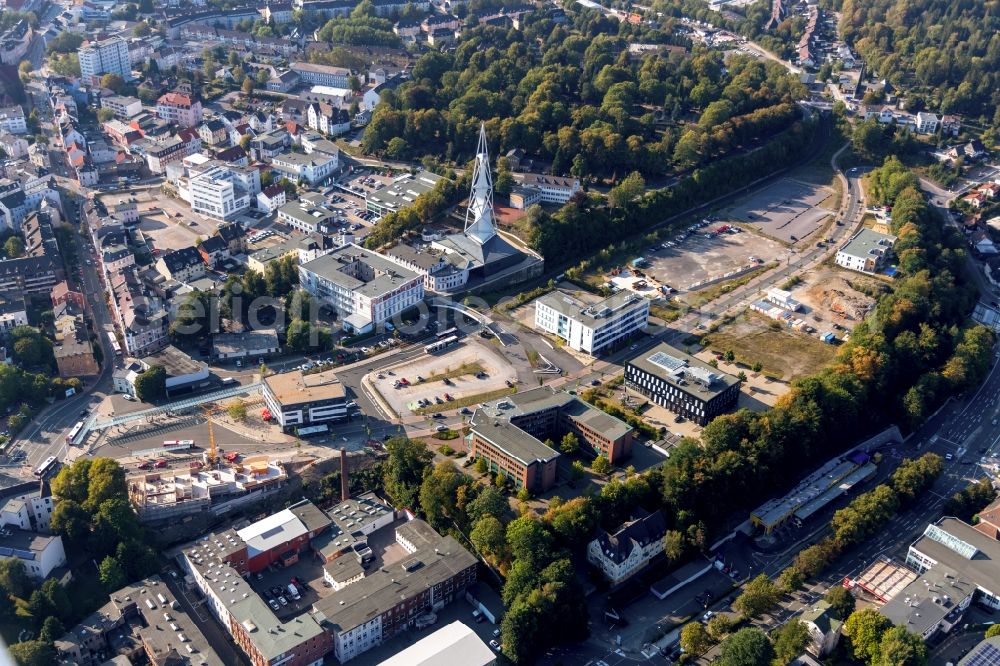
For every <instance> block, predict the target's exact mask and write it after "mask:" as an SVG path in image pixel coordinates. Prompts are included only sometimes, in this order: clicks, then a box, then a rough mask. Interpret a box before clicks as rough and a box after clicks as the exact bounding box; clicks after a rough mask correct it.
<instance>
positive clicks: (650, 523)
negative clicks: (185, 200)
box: [595, 507, 667, 564]
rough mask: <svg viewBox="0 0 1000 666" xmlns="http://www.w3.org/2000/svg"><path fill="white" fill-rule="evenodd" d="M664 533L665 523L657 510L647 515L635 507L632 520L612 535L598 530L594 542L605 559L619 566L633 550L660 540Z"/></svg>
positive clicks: (665, 530) (665, 529)
mask: <svg viewBox="0 0 1000 666" xmlns="http://www.w3.org/2000/svg"><path fill="white" fill-rule="evenodd" d="M666 532H667V521H666V520H664V518H663V514H662V513H660V511H659V510H656V511H654V512H653V513H649V512H647V511H644V510H643V509H641V508H638V507H636V508H635V509H634V510H633V513H632V518H631V519H630V520H628V521H626V522H625V523H623V524H622V526H621V527H619V528H618V530H617V531H615V533H614V534H609V533H608V532H606V531H604V530H602V529H599V530H598V531H597V537H596V538H595V541H597V543H598V544H599V545H600V547H601V552H602V553H604V556H605V557H606V558H608V559H609V560H611V561H612V562H615V563H616V564H621V563H622V562H624V561H625V560H627V559H628V556H629V555H630V554H631V553H632V551H633V550H634V549H635V548H645V547H646V546H647V545H649V544H651V543H654V542H657V541H659V540H661V539H662V538H663V535H664V534H666Z"/></svg>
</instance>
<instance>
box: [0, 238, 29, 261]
mask: <svg viewBox="0 0 1000 666" xmlns="http://www.w3.org/2000/svg"><path fill="white" fill-rule="evenodd" d="M3 251H4V253H5V254H6V255H7V258H8V259H17V258H18V257H21V256H23V255H24V241H23V240H21V237H20V236H11V237H10V238H8V239H7V242H6V243H4V244H3Z"/></svg>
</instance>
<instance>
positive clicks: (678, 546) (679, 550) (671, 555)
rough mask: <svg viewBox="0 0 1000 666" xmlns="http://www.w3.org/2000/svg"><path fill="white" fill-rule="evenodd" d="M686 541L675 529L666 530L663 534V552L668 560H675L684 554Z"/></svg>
mask: <svg viewBox="0 0 1000 666" xmlns="http://www.w3.org/2000/svg"><path fill="white" fill-rule="evenodd" d="M686 548H687V542H686V541H685V540H684V535H683V534H682V533H680V532H678V531H677V530H667V532H666V533H665V534H664V535H663V554H664V555H665V556H666V558H667V560H668V561H670V562H676V561H677V560H679V559H681V557H683V556H684V551H685V550H686Z"/></svg>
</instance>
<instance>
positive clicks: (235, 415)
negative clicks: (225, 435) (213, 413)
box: [226, 400, 247, 421]
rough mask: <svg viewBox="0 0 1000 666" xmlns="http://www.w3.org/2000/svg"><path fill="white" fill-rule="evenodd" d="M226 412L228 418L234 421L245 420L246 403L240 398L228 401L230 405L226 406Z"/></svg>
mask: <svg viewBox="0 0 1000 666" xmlns="http://www.w3.org/2000/svg"><path fill="white" fill-rule="evenodd" d="M226 414H228V415H229V418H231V419H232V420H234V421H245V420H246V418H247V406H246V403H245V402H243V401H242V400H237V401H236V402H233V403H230V405H229V406H228V407H226Z"/></svg>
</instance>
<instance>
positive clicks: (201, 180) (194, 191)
mask: <svg viewBox="0 0 1000 666" xmlns="http://www.w3.org/2000/svg"><path fill="white" fill-rule="evenodd" d="M251 171H253V172H254V174H256V173H257V172H256V170H251ZM255 182H256V189H257V190H258V191H259V190H260V180H259V175H258V176H257V178H256V179H254V177H253V175H249V174H246V173H244V172H243V171H242V170H240V171H237V170H235V169H231V168H228V167H225V166H215V167H212V168H211V169H208V170H207V171H204V172H201V173H199V174H197V175H194V176H192V177H191V180H190V182H189V184H188V190H189V192H190V195H191V210H193V211H194V212H196V213H200V214H202V215H205V216H207V217H211V218H215V219H217V220H228V219H230V218H232V217H234V216H236V215H238V214H240V213H241V212H243V211H244V210H246V209H247V208H249V207H250V204H251V202H252V201H253V197H254V196H255V195H256V194H257V192H252V190H253V189H254V183H255Z"/></svg>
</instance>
